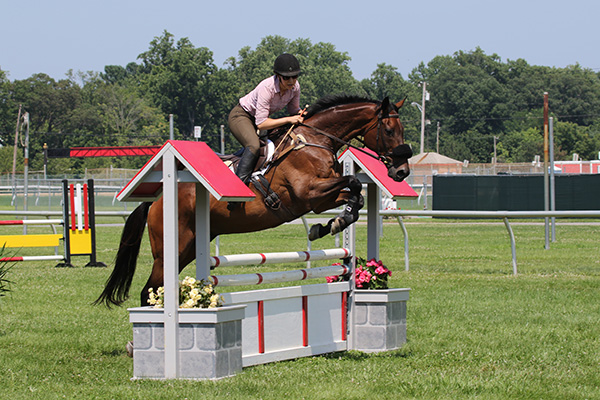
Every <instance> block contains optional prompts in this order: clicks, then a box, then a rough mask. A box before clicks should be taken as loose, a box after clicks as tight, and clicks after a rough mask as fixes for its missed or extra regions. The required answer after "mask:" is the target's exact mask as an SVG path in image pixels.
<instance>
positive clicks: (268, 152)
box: [219, 127, 306, 210]
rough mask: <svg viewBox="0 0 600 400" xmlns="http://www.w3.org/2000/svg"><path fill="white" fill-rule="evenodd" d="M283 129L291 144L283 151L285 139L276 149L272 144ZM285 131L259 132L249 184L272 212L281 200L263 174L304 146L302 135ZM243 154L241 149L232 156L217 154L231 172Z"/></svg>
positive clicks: (290, 130)
mask: <svg viewBox="0 0 600 400" xmlns="http://www.w3.org/2000/svg"><path fill="white" fill-rule="evenodd" d="M285 129H288V130H287V133H286V134H285V135H289V136H290V137H291V142H290V143H289V144H288V145H287V146H285V147H284V148H283V149H280V147H282V146H281V144H282V143H284V141H285V140H286V138H285V137H284V138H283V139H282V141H281V142H280V145H279V146H277V147H276V146H275V143H274V142H275V141H276V140H277V139H278V138H280V137H282V136H283V135H284V132H285ZM285 129H281V128H279V129H275V130H272V131H261V132H260V134H259V142H260V149H259V152H258V160H257V161H256V165H255V167H254V172H253V173H252V178H251V179H250V182H252V183H253V184H254V187H256V189H257V190H258V191H259V192H261V194H262V195H263V197H264V199H265V200H264V201H265V204H266V205H267V206H268V207H270V208H271V209H273V210H277V209H279V208H280V207H281V200H280V199H279V196H278V195H277V193H275V192H274V191H273V190H272V189H271V185H270V183H269V181H268V180H267V178H265V174H266V173H267V171H268V170H269V169H270V168H271V166H273V165H274V164H275V162H276V161H278V160H280V159H282V158H283V157H284V156H285V155H286V154H287V153H289V152H290V151H292V150H297V149H300V148H302V147H304V146H305V145H306V139H305V138H304V137H303V136H302V135H296V134H295V133H294V132H293V130H292V129H291V128H289V127H285ZM243 152H244V149H243V148H241V149H239V150H238V151H236V152H235V153H233V154H219V157H220V158H221V160H222V161H223V162H224V163H225V165H227V167H229V169H230V170H231V171H232V172H235V171H236V169H237V165H238V163H239V161H240V158H241V156H242V153H243Z"/></svg>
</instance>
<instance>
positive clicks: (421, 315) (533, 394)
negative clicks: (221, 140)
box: [0, 219, 600, 400]
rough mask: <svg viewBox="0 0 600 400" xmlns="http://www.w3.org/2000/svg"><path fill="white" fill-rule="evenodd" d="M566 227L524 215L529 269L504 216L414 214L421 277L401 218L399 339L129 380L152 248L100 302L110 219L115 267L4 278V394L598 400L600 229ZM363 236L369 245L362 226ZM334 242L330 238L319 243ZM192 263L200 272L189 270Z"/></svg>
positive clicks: (225, 249)
mask: <svg viewBox="0 0 600 400" xmlns="http://www.w3.org/2000/svg"><path fill="white" fill-rule="evenodd" d="M101 222H102V221H100V223H101ZM561 222H562V221H559V225H558V227H557V237H558V241H557V242H556V243H552V245H551V249H549V250H544V229H543V226H542V225H531V224H517V223H513V230H514V232H515V235H516V240H517V260H518V263H519V265H518V267H519V275H518V276H516V277H515V276H513V275H512V267H511V254H510V243H509V239H508V235H507V233H506V230H505V228H504V225H503V224H502V223H482V222H478V223H468V224H467V223H465V221H445V220H439V221H438V220H434V221H431V220H428V219H412V220H410V221H409V222H407V229H408V232H409V236H410V261H411V264H410V266H411V270H410V271H409V272H405V271H404V259H403V257H404V251H403V247H402V246H403V236H402V231H401V229H400V227H399V226H398V224H397V223H395V222H394V223H389V224H386V225H385V227H384V237H383V238H382V241H381V259H382V260H383V261H384V263H385V264H386V265H387V266H388V267H390V268H391V269H392V271H393V276H392V278H391V281H390V284H391V286H393V287H409V288H411V294H410V296H411V298H410V301H409V302H408V320H407V322H408V332H407V336H408V343H407V344H406V345H405V346H404V347H403V348H402V349H400V350H397V351H394V352H389V353H382V354H375V355H367V354H363V353H360V352H348V353H336V354H331V355H327V356H318V357H312V358H305V359H299V360H294V361H286V362H280V363H274V364H269V365H263V366H256V367H251V368H246V369H244V370H243V372H242V373H240V374H238V375H237V376H235V377H232V378H227V379H222V380H219V381H183V380H182V381H152V380H137V381H132V380H131V379H130V378H131V376H132V359H131V358H129V357H127V355H126V352H125V343H126V342H127V341H129V340H131V336H132V328H131V325H130V324H129V322H128V313H127V310H126V308H127V307H131V306H137V305H139V304H138V302H139V300H138V296H139V291H140V290H141V287H142V286H143V284H144V283H145V281H146V279H147V278H148V275H149V271H150V266H151V257H150V255H149V244H148V240H147V238H146V239H145V240H144V247H143V248H142V253H143V254H142V256H141V258H140V262H139V264H138V271H137V273H136V275H135V278H134V282H133V286H132V288H133V291H132V298H131V299H130V300H129V301H128V302H127V304H126V306H125V307H122V308H118V309H112V310H107V309H106V308H104V307H98V306H92V305H91V303H92V302H93V301H94V300H95V299H96V297H97V296H98V295H99V293H100V292H101V290H102V287H103V284H104V282H105V280H106V278H107V277H108V274H109V273H110V270H111V269H112V260H113V258H114V254H115V250H116V248H117V243H118V240H119V235H120V232H121V228H120V227H105V226H100V227H98V240H99V241H98V252H99V254H98V260H100V261H104V262H106V263H107V264H110V267H109V268H108V269H106V268H83V267H82V266H83V265H85V263H86V262H87V260H86V258H85V257H80V258H74V263H75V264H76V266H77V267H76V268H68V269H66V268H55V267H54V263H53V262H29V263H18V264H14V265H13V266H12V268H11V269H10V270H9V272H8V273H7V274H6V277H5V278H6V279H9V280H10V281H11V282H12V283H11V284H10V289H11V292H10V293H8V294H7V296H5V297H1V298H0V398H1V399H11V400H16V399H58V398H67V399H96V398H97V399H184V398H187V399H206V398H217V399H224V398H226V399H248V398H253V399H254V398H257V399H258V398H262V399H278V400H280V399H365V398H377V399H405V398H406V399H463V398H477V399H594V398H596V399H600V373H599V371H600V340H599V339H598V338H599V337H600V291H599V288H600V261H599V250H598V248H599V246H598V240H599V239H598V238H599V237H600V226H598V225H593V224H589V225H575V224H561ZM39 229H41V228H39ZM47 230H48V229H47V228H46V231H47ZM31 233H34V230H31ZM357 233H358V243H357V247H358V252H359V255H364V253H365V252H366V227H365V225H359V226H358V228H357ZM333 244H334V241H333V239H332V238H325V239H322V240H321V241H320V242H315V243H314V247H313V248H329V247H332V246H333ZM305 246H306V239H305V235H304V228H303V226H302V225H286V226H282V227H280V228H277V229H275V230H271V231H266V232H258V233H254V234H245V235H236V236H228V237H222V238H221V254H232V253H241V252H256V251H261V252H265V251H294V250H301V249H304V248H305ZM6 252H9V253H10V251H9V250H6ZM52 253H53V250H52V249H50V250H47V249H36V250H33V249H23V250H22V251H19V252H18V254H19V255H25V254H52ZM296 267H298V265H291V266H290V265H287V266H278V267H276V268H279V269H283V268H296ZM257 269H259V267H234V268H229V269H226V270H224V271H223V272H222V273H235V272H242V271H243V272H248V271H254V270H257ZM260 269H261V270H263V271H268V270H273V269H275V268H274V267H273V266H264V267H260ZM194 273H195V272H194V270H193V268H192V267H188V268H187V269H186V270H184V271H183V273H182V277H183V276H185V275H192V276H193V275H194ZM220 273H221V272H220Z"/></svg>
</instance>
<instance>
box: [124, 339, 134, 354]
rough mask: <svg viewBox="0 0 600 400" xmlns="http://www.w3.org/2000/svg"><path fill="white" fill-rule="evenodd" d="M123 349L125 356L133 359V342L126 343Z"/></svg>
mask: <svg viewBox="0 0 600 400" xmlns="http://www.w3.org/2000/svg"><path fill="white" fill-rule="evenodd" d="M125 349H127V355H128V356H129V357H133V341H129V342H127V344H126V345H125Z"/></svg>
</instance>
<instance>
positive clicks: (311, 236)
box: [308, 224, 323, 242]
mask: <svg viewBox="0 0 600 400" xmlns="http://www.w3.org/2000/svg"><path fill="white" fill-rule="evenodd" d="M321 228H323V225H321V224H316V225H313V226H311V227H310V229H309V231H308V240H310V241H311V242H312V241H313V240H317V239H320V238H321V236H319V233H320V231H321Z"/></svg>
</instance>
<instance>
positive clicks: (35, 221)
mask: <svg viewBox="0 0 600 400" xmlns="http://www.w3.org/2000/svg"><path fill="white" fill-rule="evenodd" d="M62 223H63V220H62V219H23V220H13V221H0V225H5V226H8V225H48V224H55V225H62Z"/></svg>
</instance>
